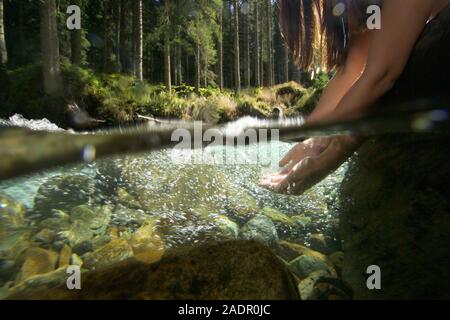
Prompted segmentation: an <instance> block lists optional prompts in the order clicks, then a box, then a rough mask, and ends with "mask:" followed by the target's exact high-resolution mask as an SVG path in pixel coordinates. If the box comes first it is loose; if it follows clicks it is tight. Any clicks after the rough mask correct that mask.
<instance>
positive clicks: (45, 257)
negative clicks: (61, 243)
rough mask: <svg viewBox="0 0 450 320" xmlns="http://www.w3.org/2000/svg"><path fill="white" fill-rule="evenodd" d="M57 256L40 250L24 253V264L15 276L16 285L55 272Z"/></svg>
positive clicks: (32, 249) (29, 250)
mask: <svg viewBox="0 0 450 320" xmlns="http://www.w3.org/2000/svg"><path fill="white" fill-rule="evenodd" d="M57 261H58V254H57V253H56V252H53V251H50V250H45V249H42V248H30V249H28V250H27V251H26V252H25V256H24V263H23V265H22V268H21V269H20V272H19V274H18V276H17V280H16V282H17V283H20V282H21V281H24V280H26V279H28V278H30V277H32V276H34V275H37V274H43V273H47V272H51V271H53V270H55V267H56V262H57Z"/></svg>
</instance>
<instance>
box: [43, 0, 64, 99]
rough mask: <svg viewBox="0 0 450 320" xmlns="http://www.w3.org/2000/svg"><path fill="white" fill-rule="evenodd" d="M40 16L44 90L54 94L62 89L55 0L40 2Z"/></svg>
mask: <svg viewBox="0 0 450 320" xmlns="http://www.w3.org/2000/svg"><path fill="white" fill-rule="evenodd" d="M40 16H41V23H40V24H41V47H42V48H41V49H42V67H43V73H44V90H45V93H47V94H49V95H55V94H58V93H59V92H60V91H61V89H62V78H61V68H60V56H59V38H58V30H57V23H56V5H55V0H43V1H42V2H41V4H40Z"/></svg>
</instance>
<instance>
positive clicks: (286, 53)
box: [283, 45, 289, 82]
mask: <svg viewBox="0 0 450 320" xmlns="http://www.w3.org/2000/svg"><path fill="white" fill-rule="evenodd" d="M283 49H284V82H289V49H288V48H287V47H286V46H285V45H283Z"/></svg>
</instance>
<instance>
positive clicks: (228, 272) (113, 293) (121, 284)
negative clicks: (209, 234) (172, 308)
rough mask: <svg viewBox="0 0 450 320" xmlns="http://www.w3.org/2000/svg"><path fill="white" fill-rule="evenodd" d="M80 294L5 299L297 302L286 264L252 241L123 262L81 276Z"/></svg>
mask: <svg viewBox="0 0 450 320" xmlns="http://www.w3.org/2000/svg"><path fill="white" fill-rule="evenodd" d="M82 283H83V290H80V291H69V290H67V287H66V285H65V283H64V284H61V285H60V286H58V287H55V288H50V289H48V288H43V289H42V290H36V289H34V288H32V289H31V288H30V289H28V288H23V289H22V290H21V291H19V292H15V293H14V294H12V295H10V296H9V297H7V299H80V300H87V299H148V300H150V299H160V300H172V299H175V300H182V299H188V300H190V299H192V300H217V299H221V300H222V299H225V300H227V299H230V300H237V299H239V300H241V299H244V300H296V299H299V298H300V297H299V294H298V290H297V287H296V284H295V281H294V279H293V276H292V275H291V273H290V272H289V271H288V270H287V268H286V266H285V265H284V263H283V262H282V261H281V260H279V258H277V257H276V256H275V255H274V254H273V253H272V252H271V251H270V250H269V249H267V248H266V247H265V246H263V245H261V244H259V243H257V242H254V241H230V242H224V243H217V244H208V245H204V246H200V247H196V248H186V249H179V250H177V251H173V252H172V253H171V254H168V255H166V256H165V257H164V258H163V259H162V260H161V261H159V262H158V263H155V264H150V265H149V264H145V263H142V262H137V261H132V260H130V261H126V262H123V263H121V264H117V265H113V266H110V267H108V268H106V269H102V270H98V271H93V272H89V273H85V274H83V282H82Z"/></svg>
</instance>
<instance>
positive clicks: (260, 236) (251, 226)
mask: <svg viewBox="0 0 450 320" xmlns="http://www.w3.org/2000/svg"><path fill="white" fill-rule="evenodd" d="M241 238H242V239H245V240H256V241H259V242H261V243H263V244H265V245H267V246H273V245H275V244H276V242H277V241H278V233H277V229H276V227H275V224H274V223H273V221H272V220H271V219H270V218H269V217H267V216H265V215H257V216H256V217H254V218H252V219H250V221H248V222H247V223H246V224H245V225H244V226H243V227H242V229H241Z"/></svg>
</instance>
